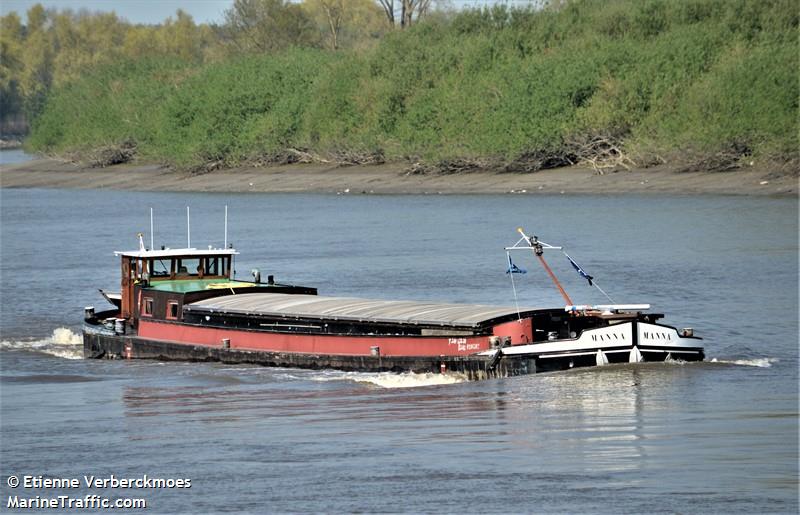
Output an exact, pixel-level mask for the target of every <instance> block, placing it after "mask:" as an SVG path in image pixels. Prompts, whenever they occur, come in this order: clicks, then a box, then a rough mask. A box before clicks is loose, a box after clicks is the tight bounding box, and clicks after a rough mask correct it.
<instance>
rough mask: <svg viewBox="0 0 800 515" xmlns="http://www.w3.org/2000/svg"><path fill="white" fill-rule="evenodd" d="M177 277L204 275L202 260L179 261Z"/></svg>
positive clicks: (182, 259)
mask: <svg viewBox="0 0 800 515" xmlns="http://www.w3.org/2000/svg"><path fill="white" fill-rule="evenodd" d="M176 275H178V276H183V277H189V276H199V275H203V265H202V260H201V259H199V258H188V259H187V258H181V259H178V267H177V270H176Z"/></svg>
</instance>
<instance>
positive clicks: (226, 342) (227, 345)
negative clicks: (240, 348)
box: [222, 338, 231, 349]
mask: <svg viewBox="0 0 800 515" xmlns="http://www.w3.org/2000/svg"><path fill="white" fill-rule="evenodd" d="M222 348H223V349H230V348H231V339H230V338H223V339H222Z"/></svg>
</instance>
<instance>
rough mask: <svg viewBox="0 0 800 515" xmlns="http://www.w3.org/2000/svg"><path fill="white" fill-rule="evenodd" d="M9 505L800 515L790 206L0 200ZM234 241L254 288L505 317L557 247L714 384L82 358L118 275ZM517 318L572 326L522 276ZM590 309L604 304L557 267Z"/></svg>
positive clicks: (359, 198)
mask: <svg viewBox="0 0 800 515" xmlns="http://www.w3.org/2000/svg"><path fill="white" fill-rule="evenodd" d="M0 204H1V206H0V209H1V210H2V211H1V214H2V225H1V226H0V228H1V229H2V232H1V233H0V235H1V237H2V240H1V242H2V245H1V249H0V252H1V256H0V257H2V262H1V263H0V294H2V298H1V300H2V305H1V307H2V311H1V312H0V320H1V324H0V332H1V334H0V340H2V341H0V401H1V404H0V435H1V436H2V440H1V441H0V447H1V448H2V456H0V478H1V479H2V484H0V490H1V491H2V497H1V498H0V500H1V501H2V502H3V505H4V506H5V505H6V502H7V498H8V496H9V495H20V496H23V495H24V496H27V497H33V496H36V495H42V496H51V495H55V494H56V493H60V492H63V491H62V490H42V489H38V490H36V489H30V488H29V489H25V488H22V487H19V488H17V489H11V488H9V487H8V486H7V478H8V476H10V475H16V476H20V477H22V476H23V475H44V476H47V477H70V478H72V477H74V478H82V477H83V475H95V476H98V477H108V476H109V475H111V474H114V475H115V476H117V477H141V476H142V475H144V474H147V475H148V476H149V477H160V478H190V479H191V485H192V486H191V488H190V489H145V490H125V489H121V490H120V489H117V490H108V489H105V490H103V489H100V490H97V489H89V488H87V487H85V486H82V487H81V488H79V489H77V490H72V491H69V494H70V495H74V496H80V497H82V496H84V495H86V494H89V493H91V492H96V493H99V494H101V495H103V496H107V497H111V498H114V497H131V496H132V497H140V498H144V499H146V501H147V503H148V510H147V511H148V512H150V513H170V512H173V513H180V512H187V511H191V512H209V511H211V512H219V511H229V512H235V513H263V512H267V511H269V512H276V511H277V512H286V511H292V512H297V511H299V512H320V511H323V512H342V511H347V512H350V511H362V512H363V511H367V512H375V511H380V512H398V511H403V512H420V511H424V512H430V511H439V512H548V513H549V512H568V513H576V512H597V513H619V512H627V513H631V512H638V513H642V512H673V513H674V512H681V513H697V512H706V513H715V512H726V513H733V512H737V513H754V512H759V513H766V512H772V513H796V512H797V510H798V499H797V494H798V491H797V485H798V313H797V309H798V298H797V286H798V261H797V260H798V241H797V237H798V235H797V229H798V227H797V215H798V213H797V202H796V200H792V199H769V198H738V197H663V196H662V197H652V196H641V197H639V196H624V197H613V196H537V195H530V196H529V195H504V196H433V195H432V196H373V195H339V196H336V195H327V196H326V195H275V194H272V195H269V194H225V195H222V194H177V193H136V192H113V191H59V190H9V189H3V190H0ZM187 205H189V206H191V208H192V220H191V226H192V244H193V245H194V246H205V245H210V244H213V245H221V244H222V242H223V238H224V236H223V212H224V206H225V205H228V206H229V209H230V227H229V240H230V241H232V242H233V243H234V244H236V246H237V248H238V249H239V250H240V251H241V252H242V254H241V256H239V257H238V258H237V262H236V269H237V271H238V275H239V276H241V277H245V276H247V275H248V274H249V272H250V270H251V269H253V268H259V269H260V270H261V272H262V276H266V275H267V274H274V275H275V276H276V279H277V280H279V281H284V282H293V283H296V284H306V285H310V286H316V287H318V288H319V290H320V293H321V294H324V295H341V296H363V297H377V298H387V299H422V300H442V301H455V302H472V303H492V304H503V305H513V302H514V299H513V294H512V290H511V284H510V281H509V277H508V276H507V275H506V274H505V273H504V272H505V269H506V263H505V259H506V258H505V253H504V252H503V250H502V248H503V246H504V245H507V244H511V243H513V242H514V241H516V239H517V233H516V232H515V229H516V227H517V226H518V225H522V226H524V227H525V228H526V229H527V230H528V231H529V232H532V233H536V234H538V235H539V236H540V237H541V238H542V239H543V240H544V241H547V242H549V243H553V244H561V245H564V246H565V247H566V250H567V251H568V252H569V253H570V255H571V256H572V257H573V258H574V259H575V260H576V261H577V262H578V263H580V264H581V265H582V266H583V267H584V268H585V269H586V270H587V272H588V273H590V274H592V275H594V276H595V278H596V280H597V282H598V283H599V284H600V286H602V287H603V288H604V289H605V290H606V291H607V292H608V293H609V294H610V295H611V296H612V297H613V298H614V300H615V301H617V302H636V303H638V302H649V303H651V304H652V305H653V307H654V309H655V310H656V311H658V312H664V313H666V315H667V317H666V322H667V323H671V324H673V325H676V326H678V327H693V328H694V329H695V332H696V334H699V335H700V336H703V337H704V338H705V340H704V345H705V347H706V352H707V356H708V361H707V362H705V363H700V364H680V363H676V364H649V365H647V364H645V365H620V366H616V365H615V366H609V367H603V368H593V369H583V370H572V371H568V372H558V373H550V374H540V375H535V376H526V377H516V378H508V379H498V380H488V381H481V382H462V381H460V380H459V379H458V378H446V377H445V378H442V377H440V376H422V377H417V376H408V375H401V376H397V375H392V374H356V373H344V372H335V371H321V372H320V371H300V370H288V369H269V368H261V367H253V366H233V365H221V364H213V363H191V364H189V363H158V362H125V361H85V360H83V359H80V355H81V347H80V337H79V336H78V334H79V327H80V321H81V318H82V313H83V307H84V306H86V305H94V306H96V307H97V308H98V310H99V309H101V308H103V305H104V304H103V302H104V301H103V300H102V298H101V297H100V296H99V294H98V293H97V288H107V289H111V290H114V289H118V282H119V278H118V270H119V265H118V262H117V259H116V258H115V257H114V256H113V254H112V251H114V250H123V249H131V248H134V247H135V246H136V233H137V232H139V231H142V232H145V234H146V236H145V239H146V240H149V234H147V233H148V231H149V207H151V206H153V207H155V225H156V231H155V237H154V242H155V244H156V245H157V246H158V245H161V244H166V245H168V246H172V247H177V246H183V245H184V244H185V242H186V225H185V209H186V207H185V206H187ZM515 261H517V264H518V265H520V266H522V267H524V268H527V269H528V271H529V273H528V274H526V275H522V276H517V277H515V279H516V286H517V290H518V292H519V296H520V302H521V303H524V304H528V305H542V306H551V305H560V304H561V303H562V301H561V300H560V298H559V296H558V295H557V293H556V292H555V291H554V289H553V288H552V286H551V285H550V283H549V282H548V279H547V277H546V275H545V274H544V272H543V271H542V270H540V269H539V268H538V267H536V263H535V262H534V261H533V259H531V258H530V257H527V256H519V257H518V258H517V259H516V260H515ZM549 261H550V264H551V266H552V267H553V268H554V269H555V271H556V273H557V274H559V275H560V277H561V279H562V282H563V283H564V284H565V287H566V288H567V290H568V291H569V292H570V293H571V295H572V297H573V300H575V301H576V302H580V303H584V302H602V301H603V300H604V299H603V298H602V296H600V295H599V294H598V293H597V291H596V290H594V289H593V288H590V287H589V286H588V285H587V284H586V282H585V281H584V280H582V279H581V278H580V277H579V276H578V275H577V274H575V272H574V271H573V270H572V269H571V267H570V265H569V263H568V262H567V261H566V260H565V259H564V258H563V256H560V255H557V254H555V255H551V256H549Z"/></svg>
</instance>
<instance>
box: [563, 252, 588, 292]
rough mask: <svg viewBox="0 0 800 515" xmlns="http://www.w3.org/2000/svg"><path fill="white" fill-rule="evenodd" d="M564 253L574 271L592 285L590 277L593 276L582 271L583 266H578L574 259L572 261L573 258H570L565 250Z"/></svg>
mask: <svg viewBox="0 0 800 515" xmlns="http://www.w3.org/2000/svg"><path fill="white" fill-rule="evenodd" d="M564 255H565V256H567V259H569V262H570V263H572V268H574V269H575V271H576V272H578V273H579V274H581V277H583V278H584V279H586V280H587V281H589V286H592V279H594V277H592V276H591V275H589V274H587V273H586V272H584V271H583V268H581V267H580V266H578V263H576V262H575V261H573V260H572V258H571V257H569V255H568V254H567V253H566V252H564Z"/></svg>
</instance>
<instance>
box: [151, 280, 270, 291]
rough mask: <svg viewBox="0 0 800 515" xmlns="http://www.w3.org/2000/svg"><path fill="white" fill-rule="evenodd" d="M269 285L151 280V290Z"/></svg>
mask: <svg viewBox="0 0 800 515" xmlns="http://www.w3.org/2000/svg"><path fill="white" fill-rule="evenodd" d="M254 287H269V286H268V285H266V284H255V283H248V282H242V281H232V280H230V279H176V280H171V281H151V282H150V286H149V288H150V289H151V290H158V291H169V292H174V293H189V292H193V291H203V290H218V289H227V288H231V289H233V288H254Z"/></svg>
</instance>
